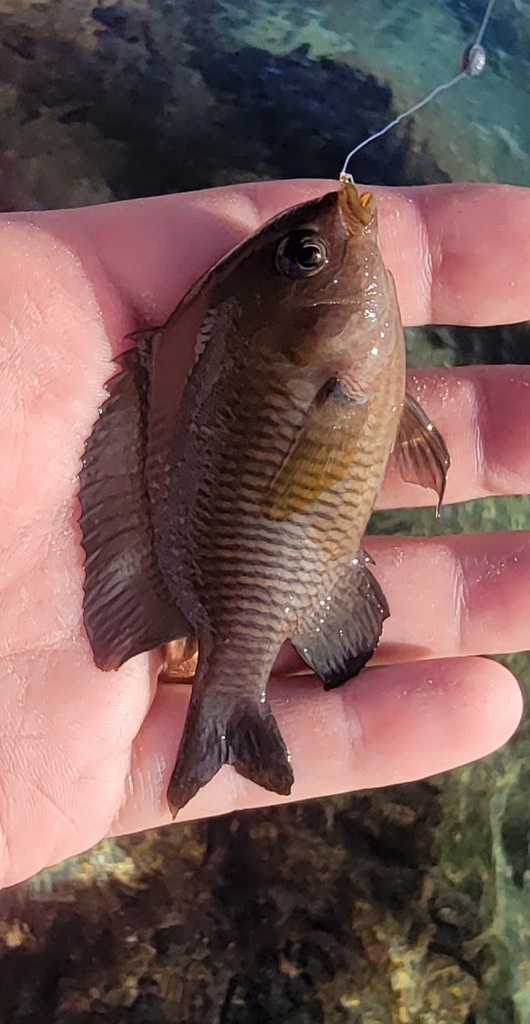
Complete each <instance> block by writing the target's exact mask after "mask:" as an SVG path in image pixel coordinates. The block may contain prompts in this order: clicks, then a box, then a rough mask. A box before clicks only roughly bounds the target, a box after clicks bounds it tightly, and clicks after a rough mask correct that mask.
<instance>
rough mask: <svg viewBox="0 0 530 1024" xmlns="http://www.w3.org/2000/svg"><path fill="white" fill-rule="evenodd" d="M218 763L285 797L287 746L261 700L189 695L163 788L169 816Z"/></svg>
mask: <svg viewBox="0 0 530 1024" xmlns="http://www.w3.org/2000/svg"><path fill="white" fill-rule="evenodd" d="M223 764H232V765H233V766H234V768H235V769H236V771H237V772H239V774H240V775H244V776H245V778H247V779H251V780H252V782H256V783H257V784H258V785H259V786H263V788H264V789H268V790H272V792H274V793H280V794H282V795H283V796H287V795H288V794H289V793H290V792H291V786H292V784H293V781H294V777H293V770H292V767H291V764H290V760H289V755H288V752H287V747H286V746H285V743H284V741H283V739H282V737H281V734H280V731H279V729H278V726H277V724H276V720H275V718H274V716H273V714H272V712H271V710H270V707H269V705H268V704H267V703H265V704H261V703H258V702H255V701H252V700H249V699H248V698H244V699H239V698H237V697H236V696H234V695H230V696H228V695H224V696H223V699H222V700H219V698H218V697H217V698H215V697H213V696H212V697H211V698H209V696H208V694H207V693H206V694H204V696H203V697H195V696H192V701H191V704H190V708H189V711H188V717H187V719H186V724H185V727H184V735H183V737H182V741H181V744H180V749H179V752H178V756H177V762H176V764H175V767H174V769H173V773H172V775H171V779H170V782H169V786H168V791H167V800H168V804H169V808H170V810H171V813H172V814H173V817H175V816H176V815H177V814H178V812H179V811H180V810H181V808H182V807H184V805H185V804H187V803H188V801H189V800H191V798H192V797H193V796H195V794H196V793H197V792H198V790H199V789H200V788H201V787H202V786H205V785H206V783H207V782H209V781H210V779H211V778H213V776H214V775H215V774H216V773H217V772H218V771H219V769H220V768H221V767H222V765H223Z"/></svg>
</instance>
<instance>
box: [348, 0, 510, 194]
mask: <svg viewBox="0 0 530 1024" xmlns="http://www.w3.org/2000/svg"><path fill="white" fill-rule="evenodd" d="M496 2H497V0H488V4H487V6H486V10H485V11H484V17H483V18H482V22H481V24H480V28H479V30H478V32H477V35H476V37H475V40H474V42H473V43H471V44H470V45H469V46H466V49H465V50H464V52H463V54H462V57H461V59H460V67H461V70H460V71H459V72H458V74H457V75H454V76H453V78H450V79H449V81H447V82H442V83H441V85H437V86H436V87H435V88H434V89H431V91H430V92H429V93H428V94H427V96H424V98H423V99H422V100H420V101H419V102H418V103H415V104H414V106H412V107H409V109H408V110H404V111H403V113H402V114H398V115H397V117H395V118H394V119H393V120H392V121H390V123H389V124H387V125H385V127H384V128H381V130H380V131H378V132H374V133H373V134H372V135H369V136H368V138H367V139H363V141H362V142H359V143H358V145H357V146H354V148H353V149H352V150H350V152H349V153H348V156H347V157H346V159H345V161H344V163H343V165H342V170H341V172H340V174H339V180H340V181H341V182H345V181H349V182H351V184H353V176H352V175H351V174H349V173H348V164H349V162H350V160H351V159H352V157H354V156H355V155H356V154H357V153H358V152H359V150H361V149H364V147H365V146H367V145H368V143H369V142H373V141H374V139H379V138H381V136H382V135H386V133H387V132H389V131H390V129H391V128H395V127H396V125H397V124H399V122H400V121H403V119H404V118H405V117H410V115H411V114H415V113H416V112H417V111H418V110H421V108H422V107H426V106H427V104H428V103H430V102H431V100H433V99H434V98H435V96H438V95H439V94H440V93H441V92H445V90H446V89H452V88H453V86H454V85H456V84H457V82H460V81H462V79H463V78H476V77H477V76H478V75H480V74H481V73H482V71H483V70H484V68H485V66H486V51H485V49H484V47H483V46H482V39H483V36H484V32H485V31H486V28H487V25H488V22H489V20H490V18H491V14H492V11H493V8H494V6H495V3H496Z"/></svg>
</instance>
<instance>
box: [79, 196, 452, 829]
mask: <svg viewBox="0 0 530 1024" xmlns="http://www.w3.org/2000/svg"><path fill="white" fill-rule="evenodd" d="M135 340H136V344H135V345H133V346H132V347H131V348H129V349H128V350H127V351H125V352H124V353H123V354H122V355H120V356H119V357H118V360H117V362H118V371H117V372H116V373H115V374H114V375H113V376H112V377H111V379H110V380H109V382H108V383H107V389H108V398H107V400H106V401H105V403H104V405H103V406H102V408H101V409H100V410H99V416H98V419H97V421H96V423H95V425H94V427H93V430H92V433H91V435H90V437H89V439H88V441H87V443H86V446H85V451H84V457H83V463H82V469H81V472H80V494H79V498H80V505H81V516H80V525H81V531H82V545H83V548H84V552H85V562H84V573H85V579H84V598H83V617H84V625H85V629H86V633H87V636H88V639H89V641H90V645H91V648H92V652H93V657H94V660H95V663H96V665H97V666H98V667H99V668H101V669H102V670H107V671H108V670H112V669H117V668H119V667H120V666H121V665H122V664H123V663H124V662H125V661H127V660H128V659H130V658H132V657H134V656H135V655H138V654H140V653H141V652H144V651H152V650H156V649H158V648H161V649H162V650H163V651H164V652H166V670H167V675H168V676H169V677H171V676H172V672H171V664H170V663H171V652H173V660H174V661H176V668H175V671H174V672H173V678H177V679H178V678H179V675H180V676H184V677H186V676H187V675H189V671H188V670H189V665H190V660H191V661H192V662H193V660H194V656H195V664H194V668H195V672H194V675H193V680H192V692H191V698H190V703H189V707H188V712H187V718H186V722H185V727H184V733H183V736H182V739H181V742H180V747H179V749H178V754H177V757H176V763H175V766H174V768H173V771H172V774H171V778H170V781H169V785H168V789H167V800H168V805H169V808H170V810H171V812H172V814H173V816H174V817H175V816H176V814H177V813H178V812H179V811H180V810H181V809H182V808H183V807H184V806H185V805H186V804H187V803H188V801H189V800H191V799H192V797H194V796H195V794H196V793H197V792H198V791H199V789H200V788H201V787H203V786H205V785H206V784H207V783H208V782H209V781H210V779H211V778H212V777H213V776H214V775H215V774H216V773H217V772H218V771H219V770H220V769H221V767H222V766H223V765H225V764H228V765H232V766H233V768H235V770H236V771H237V772H239V773H240V774H241V775H242V776H244V777H245V778H247V779H250V780H252V781H253V782H254V783H256V784H258V785H259V786H261V787H263V788H265V789H266V790H269V791H272V792H276V793H279V794H282V795H287V794H289V793H290V792H291V788H292V785H293V781H294V774H293V765H292V759H291V756H290V753H289V751H288V749H287V746H286V744H285V742H284V739H283V737H282V735H281V733H280V730H279V727H278V724H277V722H276V719H275V717H274V715H273V712H272V710H271V706H270V704H269V701H268V699H267V685H268V681H269V677H270V675H271V670H272V668H273V665H274V662H275V659H276V657H277V655H278V652H279V650H280V648H281V647H282V645H283V644H284V643H285V642H286V641H290V643H291V644H292V645H293V646H294V648H295V649H296V651H297V652H298V653H299V655H300V656H301V658H302V661H303V662H304V663H305V665H306V666H308V668H309V669H311V670H312V671H313V672H314V673H315V674H316V676H317V677H319V679H320V680H321V681H322V682H323V684H324V686H325V687H326V688H327V689H331V688H333V687H336V686H340V685H341V684H343V683H345V682H346V681H347V680H349V679H351V678H352V677H354V676H355V675H356V674H357V673H358V672H360V671H361V669H362V668H363V667H364V666H365V665H366V663H367V662H368V661H369V659H370V658H371V656H372V654H373V652H374V650H375V649H376V647H377V645H378V643H379V639H380V636H381V632H382V627H383V622H384V620H385V619H386V617H387V616H388V614H389V608H388V605H387V602H386V599H385V596H384V594H383V592H382V589H381V587H380V585H379V583H378V582H377V579H376V576H375V575H374V573H373V572H372V567H371V559H370V558H369V556H368V555H367V554H366V553H365V551H364V550H363V547H362V541H363V535H364V532H365V529H366V525H367V522H368V519H369V517H370V514H371V512H372V509H373V506H374V502H375V499H376V496H377V494H378V491H379V488H380V485H381V482H382V479H383V475H384V472H385V469H386V466H387V463H388V461H389V459H390V458H391V457H393V458H394V459H395V460H396V461H397V465H398V466H399V469H400V471H401V473H402V475H403V477H404V478H405V479H406V480H409V481H412V482H414V483H418V484H421V485H422V486H424V487H428V488H432V489H434V491H435V492H436V494H437V496H438V507H439V505H440V503H441V501H442V498H443V494H444V488H445V482H446V476H447V471H448V468H449V454H448V451H447V448H446V445H445V442H444V440H443V438H442V436H441V435H440V433H439V432H438V430H437V429H436V427H435V426H434V425H433V424H432V423H431V422H430V420H429V418H428V417H427V415H426V414H425V413H424V411H423V410H422V408H421V407H420V406H419V405H418V403H417V402H416V401H415V400H414V398H413V397H412V396H411V395H409V394H407V393H406V382H405V344H404V337H403V329H402V324H401V316H400V310H399V305H398V300H397V296H396V289H395V286H394V281H393V278H392V275H391V274H390V272H389V271H388V270H387V269H386V267H385V265H384V263H383V259H382V256H381V251H380V248H379V241H378V228H377V212H376V203H375V199H374V197H373V196H372V195H371V194H370V193H369V192H362V193H359V192H358V190H357V188H356V187H355V185H354V184H353V183H351V182H349V181H344V182H342V183H341V184H340V185H339V187H337V188H335V189H333V190H331V191H329V192H328V193H326V194H324V195H321V196H320V197H318V198H316V199H312V200H309V201H307V202H303V203H301V204H298V205H296V206H294V207H291V208H289V209H287V210H285V211H283V212H281V213H280V214H279V215H278V216H276V217H274V218H273V219H272V220H270V221H269V222H268V223H266V224H265V225H264V226H262V227H261V228H260V229H259V230H258V231H257V232H255V233H254V234H253V235H251V236H250V237H248V238H246V239H245V240H244V241H243V242H242V243H241V244H240V245H238V246H237V247H236V248H235V249H233V250H232V251H231V252H230V253H228V255H226V256H225V257H224V258H223V259H221V260H220V261H219V262H218V263H217V264H216V265H215V266H213V267H212V268H211V269H210V270H209V271H208V272H207V273H206V274H205V275H204V276H203V277H202V278H201V280H200V281H198V282H197V284H195V285H194V286H193V287H192V288H191V290H190V291H189V292H188V294H187V295H186V296H185V297H184V299H183V300H182V301H181V302H180V303H179V305H178V306H177V308H176V309H175V311H174V312H173V314H172V315H171V317H170V318H169V319H168V321H167V322H166V323H165V324H164V325H163V326H160V327H156V328H153V329H150V330H148V331H146V332H140V333H139V335H138V337H137V338H136V339H135ZM186 352H191V353H193V360H191V359H190V362H192V365H191V366H188V372H187V373H184V372H183V371H182V364H183V360H184V362H185V353H186ZM197 651H198V653H197ZM168 652H169V653H168ZM179 658H180V661H181V662H182V663H183V664H184V670H183V671H182V672H179Z"/></svg>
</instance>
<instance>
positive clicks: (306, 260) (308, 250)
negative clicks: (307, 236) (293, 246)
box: [298, 242, 324, 270]
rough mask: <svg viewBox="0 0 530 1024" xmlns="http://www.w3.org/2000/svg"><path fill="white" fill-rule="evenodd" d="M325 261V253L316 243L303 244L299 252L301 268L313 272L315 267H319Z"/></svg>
mask: <svg viewBox="0 0 530 1024" xmlns="http://www.w3.org/2000/svg"><path fill="white" fill-rule="evenodd" d="M323 259H324V253H323V252H322V249H321V248H320V246H319V245H317V243H316V242H302V244H301V245H300V249H299V251H298V263H299V264H300V266H301V267H307V269H308V270H311V269H312V268H313V267H317V266H318V264H319V263H320V261H321V260H323Z"/></svg>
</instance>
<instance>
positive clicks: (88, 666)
mask: <svg viewBox="0 0 530 1024" xmlns="http://www.w3.org/2000/svg"><path fill="white" fill-rule="evenodd" d="M326 188H329V183H327V182H326V183H324V182H308V181H304V182H289V183H287V182H279V183H267V184H259V185H255V184H253V185H247V186H238V187H234V188H222V189H217V190H213V191H211V192H201V193H196V194H187V195H178V196H171V197H161V198H156V199H147V200H139V201H136V202H130V203H117V204H115V205H112V206H102V207H96V208H90V209H86V210H77V211H61V212H52V213H31V214H19V215H15V216H12V215H9V216H5V217H4V218H3V220H2V221H0V256H1V263H2V267H3V271H2V278H1V280H0V310H1V313H2V331H1V340H0V387H1V398H0V417H1V432H0V438H1V442H2V464H1V465H2V469H1V473H2V486H1V490H0V536H1V538H2V547H1V549H0V579H1V597H0V625H1V629H0V637H1V640H0V656H1V657H0V673H1V681H0V723H1V727H0V865H1V867H0V883H1V884H4V885H7V884H11V883H13V882H16V881H18V880H20V879H22V878H24V877H26V876H28V875H29V874H32V873H33V872H35V871H37V870H38V869H40V868H42V867H44V866H45V865H48V864H51V863H54V862H56V861H58V860H60V859H62V858H64V857H67V856H69V855H72V854H74V853H77V852H79V851H81V850H82V849H85V848H87V847H89V846H91V845H92V844H94V843H95V842H97V841H98V840H99V839H101V838H102V837H103V836H105V835H109V834H120V833H124V832H132V831H138V830H141V829H144V828H148V827H151V826H155V825H159V824H162V823H164V822H167V821H169V820H170V815H169V811H168V809H167V804H166V800H165V793H166V788H167V783H168V779H169V775H170V772H171V769H172V767H173V764H174V761H175V756H176V751H177V748H178V744H179V740H180V735H181V732H182V728H183V723H184V718H185V714H186V705H187V700H188V693H187V691H186V688H185V687H181V686H167V685H163V686H159V687H158V689H157V687H156V672H155V669H154V666H153V664H152V661H153V660H152V659H149V657H148V656H147V655H142V656H140V657H138V658H135V659H134V660H133V661H131V662H129V663H128V664H126V665H125V666H123V668H121V669H120V670H119V671H118V672H116V673H108V674H107V673H103V672H100V671H99V670H98V669H97V668H96V667H95V665H94V663H93V660H92V656H91V652H90V648H89V645H88V641H87V639H86V637H85V634H84V630H83V626H82V612H81V608H82V583H83V569H82V549H81V547H80V531H79V528H78V526H77V523H76V521H77V517H78V506H77V498H76V495H77V489H78V484H77V474H78V471H79V468H80V458H81V455H82V452H83V445H84V441H85V439H86V438H87V436H88V435H89V433H90V430H91V427H92V424H93V422H94V420H95V418H96V416H97V409H98V406H99V405H100V404H101V402H102V401H103V399H104V397H105V390H104V383H105V381H106V380H107V379H108V378H109V376H110V375H111V374H112V372H113V371H114V366H113V364H112V361H111V360H112V357H113V356H114V355H116V353H117V352H118V351H120V350H121V349H123V348H124V347H127V344H128V343H127V342H126V341H124V338H125V335H126V334H128V333H129V332H131V331H133V330H135V329H137V328H138V327H141V326H144V325H147V324H156V323H160V322H163V321H164V320H165V319H166V318H167V316H168V315H169V313H170V312H171V311H172V309H173V308H174V306H175V305H176V303H177V302H178V301H179V299H180V298H181V297H182V295H183V294H184V293H185V292H186V291H187V289H188V287H189V286H190V285H191V284H192V283H193V282H194V281H195V280H196V279H197V277H198V276H199V275H200V274H201V273H202V272H203V271H204V270H205V269H206V268H207V267H209V266H210V265H211V264H212V263H213V262H215V261H216V260H217V259H218V258H219V257H220V256H222V255H223V254H224V253H225V252H226V251H227V249H229V248H230V247H231V246H232V245H234V244H236V243H237V242H238V241H240V240H241V239H242V238H243V237H244V236H245V235H246V234H247V233H248V232H251V231H253V230H254V229H255V228H256V227H257V226H258V225H259V224H260V223H261V222H262V221H263V220H265V219H267V218H268V217H270V216H273V215H274V214H275V213H277V212H278V211H279V210H281V209H284V208H287V207H288V206H291V205H294V204H295V203H297V202H301V201H303V200H305V199H308V198H310V197H312V196H314V195H317V194H319V193H321V192H323V191H324V190H325V189H326ZM374 191H375V193H376V196H377V199H378V204H379V220H380V226H381V236H382V247H383V255H384V258H385V261H386V263H387V265H388V266H389V268H390V269H391V270H392V271H393V273H394V275H395V277H396V281H397V287H398V294H399V297H400V304H401V309H402V313H403V317H404V320H405V322H406V323H407V324H418V323H429V322H439V323H461V324H487V323H500V322H508V323H509V322H514V321H517V320H522V319H525V318H527V317H530V295H529V292H528V280H529V274H530V243H529V241H528V239H529V238H530V190H525V189H520V188H504V187H500V186H498V187H497V186H493V187H492V186H484V185H476V186H462V185H454V186H435V187H432V188H410V189H399V190H397V189H394V190H383V189H375V190H374ZM529 387H530V367H526V366H517V367H496V368H483V367H477V368H471V369H465V370H461V369H458V370H457V369H455V370H445V369H444V370H443V371H435V370H432V371H421V372H419V371H416V372H413V373H411V374H410V375H409V390H411V391H412V393H413V394H414V396H415V397H418V398H419V399H420V400H421V403H422V405H423V406H424V407H425V408H426V410H427V411H428V412H429V414H430V415H431V417H432V418H433V420H434V421H435V423H436V425H437V426H438V427H439V429H440V430H441V432H442V433H443V435H444V436H445V439H446V441H447V445H448V448H449V451H450V452H451V457H452V468H451V471H450V474H449V480H448V489H447V498H446V500H447V501H459V500H463V499H465V498H475V497H482V496H484V495H487V494H510V493H528V491H529V489H530V402H529V395H530V391H529V390H528V389H529ZM432 500H433V496H432V495H429V494H428V492H423V491H422V490H420V489H419V488H415V487H412V486H410V485H407V484H404V483H403V482H402V481H400V480H399V479H398V478H397V477H391V476H389V478H388V479H387V481H386V484H385V488H384V490H383V494H382V495H381V499H380V506H381V507H389V506H396V505H405V504H409V503H410V504H414V505H417V504H421V503H423V504H426V503H428V502H430V501H432ZM442 514H443V513H442ZM369 546H370V552H371V553H373V555H374V557H375V559H376V561H377V574H378V576H379V577H380V579H381V582H382V584H383V587H384V590H385V593H386V595H387V598H388V602H389V605H390V608H391V612H392V615H391V618H390V619H389V620H388V621H387V622H386V624H385V630H384V635H383V642H382V644H381V646H380V648H379V650H378V652H377V655H376V658H375V659H374V663H375V662H377V665H376V667H374V668H370V669H367V670H366V671H365V672H363V673H362V675H361V676H360V677H359V678H358V679H356V680H355V681H353V682H351V683H349V684H346V686H344V687H342V688H341V689H339V690H335V691H332V692H329V693H324V691H323V690H322V687H321V684H320V683H319V682H318V681H317V680H315V679H314V677H313V678H312V677H311V676H309V675H305V676H302V677H296V678H291V679H287V678H285V676H286V673H287V672H288V671H290V670H291V669H292V668H293V667H294V666H295V661H294V660H293V659H294V654H293V652H292V651H289V650H288V649H287V648H286V649H284V651H283V652H282V653H281V654H280V656H279V659H278V663H277V670H276V672H275V676H274V678H273V680H272V681H271V685H270V690H269V694H270V697H271V703H272V705H273V710H274V713H275V715H276V716H277V718H278V722H279V725H280V728H281V731H282V733H283V735H284V737H285V740H286V742H287V745H288V747H289V749H290V751H291V753H292V757H293V766H294V771H295V778H296V782H295V785H294V788H293V793H292V797H291V799H301V798H306V797H310V796H322V795H324V794H330V793H338V792H343V791H345V790H352V789H360V788H363V789H364V788H371V787H375V786H382V785H387V784H391V783H396V782H404V781H408V780H412V779H416V778H421V777H424V776H426V775H430V774H433V773H435V772H440V771H442V770H445V769H448V768H451V767H454V766H456V765H458V764H462V763H463V762H466V761H470V760H472V759H475V758H477V757H480V756H482V755H484V754H486V753H488V752H489V751H491V750H493V749H494V748H495V747H497V746H499V745H500V744H501V743H503V742H504V741H505V740H506V739H507V738H508V736H509V735H510V734H511V733H512V731H513V730H514V729H515V728H516V726H517V723H518V721H519V718H520V714H521V696H520V691H519V687H518V685H517V683H516V681H515V679H514V678H513V677H512V676H511V674H510V673H509V672H508V671H507V670H506V669H505V668H503V667H502V666H500V665H498V664H497V663H495V662H492V661H488V660H483V659H478V658H476V657H472V656H473V655H476V654H493V653H499V652H502V651H515V650H520V649H525V648H527V647H529V646H530V625H529V621H530V617H529V615H528V611H529V605H530V600H529V594H530V534H527V533H504V534H486V535H479V536H475V537H473V536H458V537H447V538H435V539H424V538H421V539H405V540H404V539H403V538H402V537H398V538H387V539H384V538H380V537H378V538H371V539H370V545H369ZM285 799H286V798H281V797H275V796H274V795H272V794H270V793H266V792H265V791H263V790H261V789H259V788H258V787H256V786H255V785H253V784H252V783H251V782H248V781H247V780H245V779H244V778H242V777H241V776H239V775H237V774H236V773H235V772H234V771H233V770H232V769H228V768H225V769H223V770H222V771H221V772H220V773H219V775H218V776H217V777H216V778H215V779H214V780H213V781H212V782H211V783H210V784H209V785H208V786H207V787H206V788H205V789H204V790H202V791H201V792H200V793H199V794H198V795H197V797H196V798H195V799H194V800H193V801H192V803H191V804H190V805H189V806H188V807H186V809H185V811H184V812H183V814H182V817H183V818H186V817H198V816H206V815H211V814H219V813H222V812H226V811H229V810H231V809H234V808H238V809H239V808H243V807H252V806H258V805H263V804H270V803H279V802H285Z"/></svg>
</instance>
